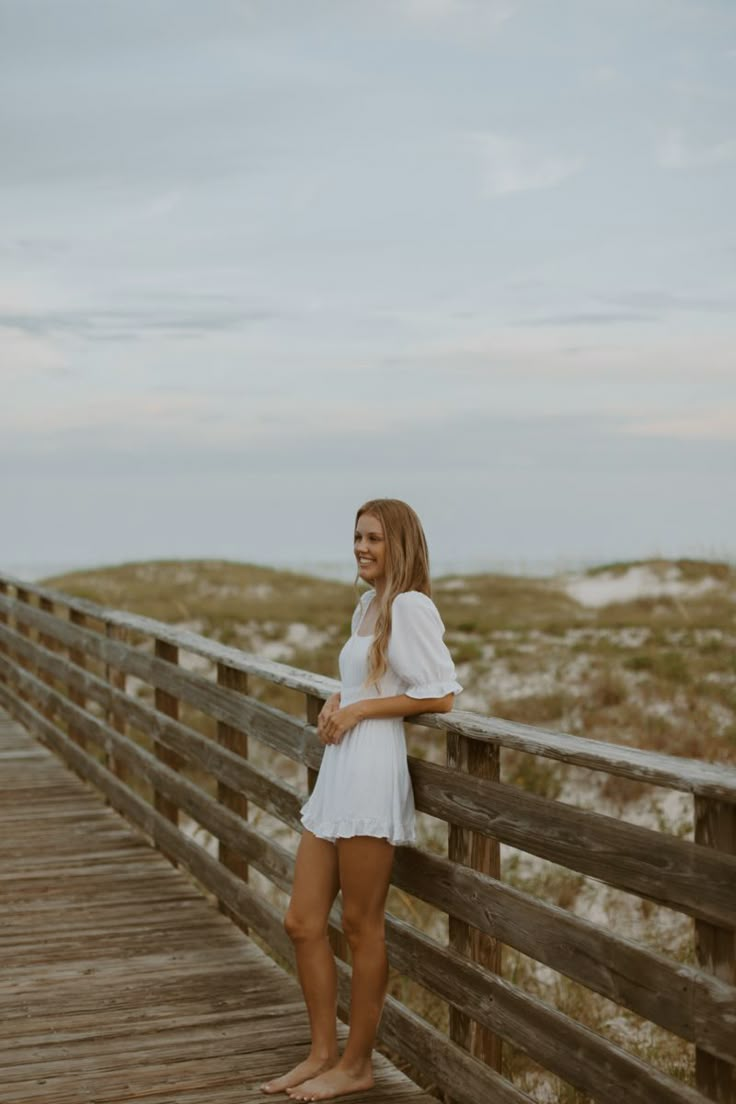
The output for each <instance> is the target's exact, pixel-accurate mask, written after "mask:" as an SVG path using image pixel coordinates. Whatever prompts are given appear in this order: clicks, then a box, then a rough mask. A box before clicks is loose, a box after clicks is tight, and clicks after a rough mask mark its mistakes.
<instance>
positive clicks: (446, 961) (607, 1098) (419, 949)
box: [386, 917, 705, 1104]
mask: <svg viewBox="0 0 736 1104" xmlns="http://www.w3.org/2000/svg"><path fill="white" fill-rule="evenodd" d="M389 931H390V938H387V941H386V947H387V951H388V956H389V961H390V962H391V964H392V965H393V966H394V967H395V969H397V970H399V971H400V972H401V973H403V974H406V975H407V976H408V977H411V978H413V979H414V980H415V981H418V982H419V983H420V984H421V985H423V986H425V987H426V988H427V989H429V990H430V991H431V992H433V993H436V994H437V995H438V996H440V997H442V998H444V999H445V1000H447V1001H449V1002H450V1003H451V1004H452V1005H453V1006H454V1007H455V1008H458V1009H460V1011H463V1012H468V1013H469V1014H470V1015H471V1016H472V1017H473V1018H474V1019H475V1020H476V1021H477V1022H478V1023H480V1024H482V1025H483V1026H485V1027H487V1028H488V1029H489V1030H491V1031H493V1032H494V1033H495V1034H497V1035H500V1036H501V1037H502V1038H504V1039H506V1040H507V1041H508V1042H510V1043H512V1044H513V1045H514V1046H517V1047H519V1048H520V1049H521V1050H523V1051H524V1053H525V1054H527V1055H528V1056H529V1057H530V1058H532V1059H533V1060H534V1061H535V1062H539V1063H540V1065H543V1066H544V1067H545V1069H548V1070H551V1071H552V1072H553V1073H555V1074H557V1076H558V1077H561V1078H562V1079H563V1080H564V1081H567V1082H568V1083H569V1084H571V1085H574V1086H576V1088H578V1089H582V1090H583V1091H584V1092H587V1093H589V1094H590V1096H591V1097H592V1098H593V1100H595V1101H598V1102H600V1104H621V1102H622V1101H624V1100H625V1101H627V1102H629V1104H705V1098H704V1097H703V1096H701V1095H700V1093H698V1092H696V1091H695V1090H694V1089H691V1088H690V1087H689V1086H687V1085H684V1084H683V1083H682V1082H681V1081H675V1080H674V1079H673V1078H671V1077H669V1076H667V1075H666V1074H664V1073H662V1072H661V1071H660V1070H657V1069H655V1068H654V1067H653V1066H650V1065H648V1064H647V1063H646V1062H643V1061H642V1060H641V1059H639V1058H636V1057H634V1055H632V1054H628V1053H627V1052H626V1051H625V1050H622V1049H621V1048H620V1047H618V1046H616V1045H615V1044H613V1043H611V1042H610V1041H609V1040H607V1039H604V1038H603V1037H602V1036H601V1035H598V1034H596V1032H594V1031H591V1030H590V1029H589V1028H587V1027H583V1025H582V1024H579V1023H576V1022H575V1020H573V1019H571V1018H570V1017H569V1016H566V1015H564V1014H563V1013H562V1012H559V1011H558V1010H557V1009H556V1008H553V1007H552V1006H551V1005H549V1004H546V1003H545V1002H544V1001H541V1000H539V999H538V998H537V997H532V996H529V995H528V994H526V993H524V992H522V990H521V989H519V988H517V987H516V986H515V985H512V984H511V983H510V982H508V981H505V980H504V979H503V978H501V977H499V976H498V974H495V973H493V972H491V971H486V970H484V969H483V968H482V967H481V966H479V965H478V964H477V963H474V962H472V961H471V960H470V959H468V958H466V956H465V955H462V954H459V953H458V952H457V951H454V950H453V949H452V948H451V947H444V946H442V944H440V943H438V942H437V941H436V940H434V939H432V938H431V937H430V936H428V935H426V934H425V933H423V932H418V931H416V929H415V928H412V927H411V926H410V925H408V924H406V923H405V922H404V921H402V920H398V919H396V918H395V917H391V918H387V932H389Z"/></svg>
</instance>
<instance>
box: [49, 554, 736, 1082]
mask: <svg viewBox="0 0 736 1104" xmlns="http://www.w3.org/2000/svg"><path fill="white" fill-rule="evenodd" d="M632 567H637V568H640V569H646V573H648V574H649V575H651V576H652V577H653V578H655V579H656V580H660V581H661V580H665V581H666V582H667V583H668V585H669V590H670V592H669V593H649V594H647V593H640V594H639V595H638V596H636V597H629V598H628V599H627V600H626V601H615V600H614V598H615V597H616V595H615V594H613V597H611V599H610V600H608V597H607V596H608V590H604V591H602V592H601V593H603V594H604V596H606V598H607V601H608V604H595V605H593V604H591V605H584V604H582V603H581V602H579V601H577V600H576V599H575V598H574V597H572V596H571V594H572V593H573V592H572V591H568V589H567V586H566V580H565V579H563V578H560V579H537V578H535V579H529V578H521V577H514V576H504V575H499V574H486V575H467V576H457V575H453V576H448V577H446V578H438V579H436V580H435V582H434V587H433V597H434V600H435V602H436V604H437V606H438V608H439V610H440V613H441V615H442V618H443V621H444V623H445V626H446V636H445V639H446V641H447V643H448V646H449V647H450V650H451V652H452V654H453V657H454V659H455V663H456V665H457V668H458V676H459V678H460V681H461V682H462V683H463V686H464V687H465V691H466V692H465V694H464V695H462V696H461V697H460V698H459V700H458V703H457V707H458V708H459V709H473V710H476V711H479V712H483V713H485V714H488V715H495V716H497V717H503V718H505V719H507V720H509V721H514V722H519V723H523V724H528V725H535V726H537V727H541V728H544V729H547V730H559V731H563V732H568V733H572V734H575V735H582V736H586V737H589V738H592V739H599V740H605V741H610V742H613V743H618V744H629V745H632V746H636V747H642V748H648V749H650V750H655V751H663V752H667V753H668V754H672V755H684V756H690V757H694V758H701V759H707V760H711V761H719V762H724V763H725V762H730V763H736V570H735V569H734V568H733V567H731V566H730V565H728V564H724V563H708V562H701V561H694V560H678V561H673V562H669V561H661V560H656V561H647V562H638V563H636V564H627V563H616V564H608V565H602V566H600V567H596V568H593V569H591V570H590V571H589V572H587V573H585V575H584V576H582V578H583V581H584V582H586V584H587V583H588V582H589V581H592V582H594V583H596V582H597V585H599V586H601V587H604V588H608V587H609V585H610V583H611V580H613V582H614V588H613V589H614V590H615V584H616V581H617V580H618V581H620V582H626V580H627V573H628V572H629V570H630V569H631V568H632ZM628 579H629V581H630V580H631V576H628ZM673 581H674V584H676V585H670V584H672V583H673ZM47 582H48V583H49V584H50V585H53V586H55V587H58V589H61V590H64V591H67V592H69V593H72V594H75V595H79V596H81V597H84V598H89V599H91V600H93V601H95V602H98V603H100V604H102V605H105V606H108V607H113V608H118V609H128V610H131V611H134V612H137V613H141V614H146V615H148V616H150V617H153V618H156V619H159V620H162V621H168V622H173V623H177V624H180V625H183V626H185V627H187V628H189V629H192V630H193V631H195V632H200V633H202V634H203V635H205V636H208V637H210V638H212V639H215V640H219V641H221V642H223V643H226V644H230V645H234V646H236V647H239V648H242V649H243V650H245V651H249V652H253V653H254V654H257V655H262V656H267V657H268V658H273V659H277V660H281V661H282V662H286V663H290V664H292V665H294V666H296V667H301V668H304V669H306V670H309V671H314V672H319V673H323V674H326V675H330V676H333V677H337V674H338V668H337V660H338V653H339V651H340V648H341V647H342V644H343V643H344V640H345V638H346V636H347V635H348V634H349V631H350V617H351V613H352V611H353V609H354V606H355V602H356V600H357V595H358V591H357V590H356V588H354V587H353V586H352V585H350V584H345V583H341V582H337V581H330V580H324V579H319V578H313V577H311V576H307V575H300V574H298V573H294V572H286V571H277V570H274V569H271V568H268V567H263V566H258V565H252V564H239V563H232V562H228V561H221V560H216V561H214V560H202V561H186V562H182V561H156V562H148V563H138V564H136V563H133V564H124V565H122V566H120V567H111V568H105V569H100V570H97V571H91V572H90V571H84V572H76V573H73V574H71V575H65V576H59V577H57V578H55V579H53V580H47ZM654 589H656V588H654ZM664 589H666V588H665V587H664V586H661V587H659V590H660V591H661V590H664ZM623 593H624V591H623V590H622V591H621V592H620V594H619V595H618V596H619V597H622V596H623ZM629 593H632V588H631V587H630V588H629ZM93 666H94V664H93ZM210 666H211V665H210ZM206 668H207V663H206V661H205V663H204V667H203V668H202V669H203V672H204V673H208V674H210V675H212V671H211V669H210V670H209V671H207V670H206ZM100 673H101V672H100ZM249 686H250V693H251V694H253V695H254V696H256V697H258V698H259V699H261V700H263V701H266V702H268V703H269V704H273V705H276V706H278V707H279V708H281V709H284V710H287V711H289V712H292V713H295V714H298V715H300V716H304V700H303V698H302V697H301V695H298V694H295V693H294V692H292V691H289V690H287V689H285V688H283V687H278V686H274V685H273V684H271V683H269V682H268V681H266V680H265V679H261V678H252V679H251V680H250V683H249ZM129 690H130V692H134V693H138V694H140V695H141V696H142V697H143V698H144V699H148V700H150V697H151V692H150V690H149V689H148V688H146V687H143V686H140V685H139V686H135V687H134V686H131V687H129ZM182 719H183V720H184V721H185V722H186V723H187V724H190V725H192V726H193V727H197V728H199V729H200V730H202V731H204V732H206V733H207V734H208V735H210V736H214V735H215V725H214V723H213V722H212V721H211V720H209V719H208V718H205V717H203V716H202V715H201V714H198V713H197V711H195V710H193V709H190V708H188V707H186V706H185V707H183V708H182ZM406 731H407V745H408V748H409V753H410V755H412V756H415V757H416V758H421V759H425V760H428V761H432V762H444V761H445V754H446V747H445V740H444V736H443V734H442V732H440V731H435V730H428V729H424V728H422V727H421V726H418V725H412V724H409V725H407V726H406ZM249 757H250V758H251V760H252V761H253V763H254V764H255V765H258V766H262V767H264V768H266V769H268V770H271V771H273V772H274V773H276V774H278V775H279V776H280V777H281V778H282V779H283V780H284V781H288V782H290V783H291V784H292V785H294V786H296V787H298V788H301V789H302V790H305V789H306V785H305V779H304V777H303V775H304V771H303V768H301V767H300V766H299V765H297V764H295V763H293V762H291V761H290V760H287V759H285V758H284V757H282V756H278V755H275V754H274V753H273V752H271V751H270V750H269V749H268V748H265V747H263V746H262V745H260V744H259V743H258V741H257V740H256V739H251V740H250V743H249ZM500 761H501V779H502V781H503V782H505V783H507V784H510V785H514V786H517V787H519V788H520V789H523V790H525V791H527V792H529V793H533V794H536V795H538V796H539V797H543V798H546V799H548V800H560V801H566V802H570V803H574V804H576V805H578V806H579V807H581V808H586V809H593V810H595V811H596V812H603V813H607V814H608V815H611V816H618V817H621V818H623V819H630V820H632V821H633V822H635V823H639V824H645V825H647V826H648V827H650V828H653V829H655V830H659V831H663V832H670V833H672V834H673V835H676V836H679V837H682V838H687V839H692V830H693V825H692V801H691V799H690V798H689V797H688V795H686V794H683V795H678V794H674V795H673V794H671V793H670V794H668V792H667V791H665V790H661V789H658V788H656V787H653V786H650V785H646V784H644V783H641V782H637V781H633V780H630V779H626V778H622V777H618V776H616V775H605V774H600V773H598V772H595V771H589V770H584V769H582V768H573V767H569V766H566V765H565V764H563V763H560V762H557V761H555V760H551V759H543V758H541V757H538V756H533V755H528V754H525V753H522V752H517V751H514V750H511V749H503V750H502V752H501V757H500ZM186 774H187V776H188V777H190V778H192V779H193V780H196V782H197V783H198V784H199V785H201V786H203V787H204V788H205V789H207V790H208V791H209V792H211V793H214V790H215V787H214V784H213V781H212V779H211V777H209V776H207V775H205V774H204V772H201V771H198V770H195V769H192V768H187V769H186ZM664 797H669V798H670V799H671V798H672V797H674V798H680V797H682V798H683V801H682V802H679V801H675V802H672V801H669V803H665V801H664V800H663V798H664ZM249 820H250V821H251V823H253V824H255V825H257V826H258V827H259V828H260V829H261V830H262V831H264V832H268V833H269V834H270V835H272V836H273V838H275V839H277V840H278V841H279V842H281V843H282V844H284V845H285V846H288V847H294V846H295V843H296V834H295V833H294V832H292V831H291V829H289V828H287V827H286V826H284V825H283V824H281V822H279V821H277V820H276V819H275V818H273V817H270V816H268V815H267V814H265V813H263V811H262V810H260V809H258V808H257V807H256V806H255V805H253V804H251V808H250V811H249ZM417 829H418V835H419V839H420V841H421V845H422V847H423V848H425V849H426V850H428V851H430V852H431V853H434V854H440V855H442V854H446V853H447V825H446V824H444V822H441V821H437V820H436V819H435V818H433V817H430V816H428V815H426V814H421V813H418V814H417ZM504 852H507V854H505V855H504V854H503V853H504ZM502 877H503V880H504V881H506V882H507V883H509V884H511V885H513V886H516V887H518V888H520V889H523V890H524V891H526V892H528V893H532V894H534V895H536V896H538V897H541V898H543V899H544V900H547V901H550V902H552V903H554V904H555V905H557V906H559V907H561V908H565V909H569V910H570V911H573V912H576V913H578V914H579V915H582V916H593V917H594V918H595V922H597V923H600V922H601V921H600V915H601V911H603V913H604V914H605V915H606V916H607V918H608V921H609V922H610V923H611V926H612V927H614V928H615V929H616V930H618V931H620V932H621V934H625V935H627V936H629V937H630V938H633V939H635V940H637V941H639V942H641V943H646V944H649V945H651V946H653V947H656V948H657V949H658V950H660V951H661V952H662V953H665V954H667V955H669V956H670V957H672V958H674V959H676V960H678V961H681V962H692V961H694V943H693V931H692V923H691V922H690V921H688V920H687V919H686V918H685V917H680V918H679V920H678V922H677V925H675V924H674V922H673V920H672V918H671V917H669V918H666V917H665V918H663V917H662V910H661V909H659V908H658V907H657V906H654V905H653V904H652V902H650V901H646V900H639V899H638V898H635V897H633V896H631V895H627V894H624V893H620V892H619V891H616V890H612V889H611V888H610V887H606V886H603V885H601V884H600V883H594V882H593V881H592V879H587V878H584V877H582V876H581V875H578V874H576V873H575V872H573V871H568V870H565V869H564V868H562V867H557V866H555V865H554V864H551V863H545V862H543V861H542V860H537V859H535V858H534V856H530V855H526V854H524V853H522V852H520V851H516V850H515V849H511V848H502ZM253 882H254V884H256V882H257V885H258V890H259V892H262V893H263V894H264V896H266V897H267V898H268V899H270V900H272V901H273V902H274V904H276V905H277V906H278V907H283V906H284V904H285V896H284V894H283V893H281V891H277V890H276V889H275V888H274V887H272V886H271V885H270V883H268V882H267V881H266V879H265V878H260V876H259V875H258V874H257V872H255V871H254V872H253ZM388 908H389V911H390V912H392V913H393V914H394V915H396V916H399V917H401V918H402V919H403V920H406V921H407V922H409V923H411V924H414V925H416V926H417V927H418V928H420V929H421V930H423V931H426V932H428V933H429V934H431V935H432V936H433V937H434V938H436V939H439V940H440V941H442V942H444V941H446V939H447V928H448V923H447V917H446V916H445V915H444V914H442V913H440V912H438V911H437V910H435V909H433V908H431V907H430V906H428V905H426V904H425V903H424V902H422V901H419V900H416V899H414V898H412V897H411V896H410V895H409V894H407V893H403V892H402V891H400V890H398V889H397V888H396V887H392V888H391V890H390V894H389V901H388ZM665 912H666V910H665ZM256 941H258V940H256ZM264 949H266V950H267V949H268V948H265V947H264ZM502 972H503V975H504V977H506V978H507V979H508V980H510V981H512V982H513V983H514V984H516V985H519V986H520V987H521V988H522V989H523V990H524V991H526V992H529V993H531V994H534V995H536V996H539V997H540V998H541V999H543V1000H546V1001H549V1002H550V1003H552V1004H554V1005H556V1006H557V1007H558V1008H560V1009H561V1010H562V1011H564V1012H566V1013H567V1014H568V1015H570V1016H572V1017H573V1018H575V1019H577V1020H578V1021H580V1022H581V1023H584V1024H586V1025H587V1026H589V1027H591V1028H592V1029H593V1030H595V1031H598V1032H600V1033H601V1034H602V1035H604V1036H606V1037H608V1038H611V1039H612V1040H613V1041H615V1042H617V1043H618V1044H619V1045H621V1046H624V1047H625V1048H627V1049H629V1050H631V1051H632V1052H633V1053H635V1054H637V1055H639V1056H640V1057H641V1058H643V1059H644V1060H646V1061H649V1062H651V1063H652V1064H653V1065H654V1066H657V1067H658V1068H660V1069H662V1070H665V1071H666V1072H668V1073H670V1074H671V1075H672V1076H675V1077H677V1078H679V1079H681V1080H683V1081H685V1082H690V1083H691V1082H692V1071H693V1057H692V1048H689V1047H685V1046H684V1045H683V1044H682V1042H681V1041H678V1040H677V1039H676V1038H675V1037H674V1036H672V1035H669V1034H668V1033H667V1032H663V1031H659V1030H658V1029H656V1028H654V1027H652V1025H648V1024H645V1023H643V1022H642V1021H639V1020H638V1019H637V1017H635V1016H633V1015H632V1014H631V1013H628V1012H626V1010H624V1009H620V1008H618V1007H617V1006H616V1005H614V1004H612V1003H611V1002H609V1001H606V1000H604V999H603V998H600V997H598V996H596V995H595V994H593V993H591V992H590V991H588V990H586V989H585V988H584V987H582V986H580V985H577V984H575V983H573V982H571V981H569V979H566V978H564V977H562V976H561V975H558V974H554V973H553V971H550V970H547V969H546V968H544V967H540V966H539V964H538V963H536V962H534V960H532V959H528V958H526V957H525V956H523V955H520V954H519V953H518V952H517V951H515V950H513V949H511V948H508V947H504V948H503V969H502ZM389 992H391V993H392V995H394V996H397V997H399V998H400V999H401V1000H403V1001H405V1002H406V1003H407V1004H408V1005H409V1006H410V1007H412V1008H413V1009H415V1010H416V1011H417V1012H418V1013H419V1014H421V1015H423V1016H425V1017H426V1018H427V1019H428V1020H429V1021H430V1022H431V1023H433V1024H435V1025H437V1026H438V1027H439V1028H440V1029H441V1030H447V1023H448V1014H447V1006H446V1005H445V1004H444V1003H443V1002H442V1001H438V1000H437V999H436V998H435V997H434V996H433V995H432V994H431V993H429V992H427V991H426V990H424V989H423V988H422V987H421V986H419V985H416V984H415V983H413V982H411V981H409V980H408V979H407V978H405V977H403V976H402V975H400V974H399V973H398V972H396V971H395V970H393V969H392V970H391V971H390V979H389ZM503 1054H504V1070H505V1072H506V1073H507V1075H509V1076H512V1078H513V1081H514V1083H515V1084H516V1085H517V1086H518V1087H519V1088H520V1089H522V1090H524V1091H527V1092H529V1093H530V1094H531V1095H532V1097H533V1098H537V1097H536V1093H537V1090H539V1091H540V1092H541V1093H542V1094H543V1095H542V1097H539V1099H542V1098H543V1099H545V1100H550V1099H553V1098H554V1099H556V1100H557V1101H560V1102H561V1101H567V1102H569V1104H587V1099H588V1098H587V1097H585V1096H584V1095H583V1094H581V1093H577V1092H575V1091H574V1090H572V1089H570V1088H569V1086H564V1085H562V1084H561V1083H558V1082H557V1080H556V1079H555V1078H553V1077H552V1076H551V1075H550V1074H549V1073H546V1072H545V1071H542V1070H540V1068H539V1067H538V1066H536V1065H535V1063H533V1062H532V1061H531V1060H530V1059H529V1058H528V1057H526V1056H525V1055H524V1054H523V1053H522V1052H521V1051H519V1050H517V1049H516V1048H513V1047H511V1046H505V1047H504V1052H503ZM550 1091H552V1092H554V1093H555V1094H556V1095H555V1096H554V1097H550V1096H549V1092H550Z"/></svg>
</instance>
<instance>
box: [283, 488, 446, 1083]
mask: <svg viewBox="0 0 736 1104" xmlns="http://www.w3.org/2000/svg"><path fill="white" fill-rule="evenodd" d="M354 553H355V558H356V560H357V563H358V578H359V579H362V580H363V581H364V582H366V583H368V584H370V589H369V590H367V591H366V592H365V593H364V594H363V595H362V597H361V599H360V601H359V602H358V604H357V606H356V608H355V611H354V613H353V621H352V635H351V636H350V638H349V640H348V641H347V642H346V644H345V645H344V647H343V649H342V651H341V652H340V660H339V664H340V678H341V691H340V693H338V694H333V695H332V697H330V698H329V699H328V700H327V701H326V702H325V704H324V706H323V708H322V711H321V712H320V715H319V719H318V723H317V732H318V735H319V739H320V742H321V743H322V744H324V745H325V750H324V753H323V756H322V763H321V765H320V769H319V775H318V777H317V782H316V785H315V787H314V790H313V791H312V794H311V795H310V797H309V800H308V801H307V802H306V803H305V804H304V805H303V806H302V809H301V814H302V815H301V820H302V824H303V825H304V831H303V833H302V837H301V840H300V842H299V848H298V851H297V856H296V866H295V871H294V884H293V888H292V895H291V901H290V903H289V908H288V910H287V913H286V917H285V919H284V927H285V928H286V931H287V932H288V934H289V937H290V938H291V940H292V942H293V943H294V946H295V950H296V959H297V970H298V975H299V981H300V984H301V987H302V991H303V993H304V999H305V1001H306V1004H307V1010H308V1013H309V1022H310V1027H311V1034H312V1045H311V1049H310V1052H309V1055H308V1057H307V1058H306V1059H305V1060H304V1061H303V1062H299V1064H298V1065H296V1066H295V1067H294V1068H293V1069H292V1070H290V1071H289V1072H288V1073H286V1074H285V1075H284V1076H283V1077H279V1078H276V1079H275V1080H273V1081H269V1082H266V1083H264V1084H262V1085H261V1088H262V1089H263V1091H264V1092H273V1093H276V1092H283V1091H286V1092H287V1093H288V1094H289V1096H291V1098H292V1099H293V1100H328V1099H329V1098H330V1097H333V1096H342V1095H344V1094H346V1093H351V1092H358V1091H360V1090H366V1089H369V1088H371V1086H372V1085H373V1071H372V1065H371V1052H372V1050H373V1046H374V1041H375V1036H376V1030H377V1028H378V1021H379V1019H380V1016H381V1010H382V1007H383V1001H384V998H385V995H386V987H387V983H388V959H387V957H386V947H385V942H384V909H385V904H386V897H387V894H388V887H389V882H390V878H391V867H392V863H393V854H394V847H395V845H396V844H406V843H413V842H414V840H415V829H414V796H413V793H412V788H411V778H410V776H409V770H408V765H407V760H406V740H405V735H404V725H403V720H402V718H404V717H408V716H411V715H413V714H416V713H446V712H449V710H451V709H452V705H453V701H454V695H455V694H457V693H459V692H460V691H461V690H462V686H461V685H460V683H459V682H457V680H456V678H455V667H454V665H453V662H452V658H451V656H450V653H449V651H448V650H447V646H446V645H445V643H444V641H443V639H442V637H443V633H444V625H443V624H442V620H441V618H440V615H439V613H438V611H437V607H436V606H435V604H434V602H433V601H432V599H431V597H430V580H429V558H428V554H427V542H426V540H425V537H424V531H423V529H422V525H421V522H420V520H419V518H418V517H417V515H416V514H415V512H414V511H413V510H412V508H411V507H410V506H408V505H407V504H406V503H405V502H401V501H400V500H399V499H395V498H378V499H372V500H371V501H369V502H365V503H364V504H363V505H362V506H361V507H360V509H359V510H358V512H357V515H356V519H355V533H354ZM356 582H357V579H356ZM339 889H341V890H342V901H343V911H342V919H343V929H344V932H345V935H346V937H347V940H348V942H349V944H350V949H351V957H352V991H351V1003H350V1033H349V1036H348V1039H347V1043H346V1045H345V1050H344V1051H343V1054H342V1056H340V1055H339V1052H338V1044H337V1036H336V1022H337V1021H336V1016H337V971H336V967H335V960H334V957H333V954H332V950H331V948H330V944H329V940H328V937H327V918H328V915H329V912H330V909H331V907H332V904H333V902H334V900H335V897H336V896H337V892H338V890H339Z"/></svg>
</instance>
